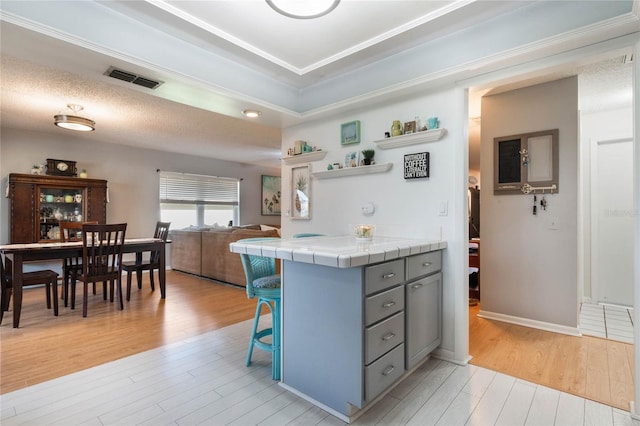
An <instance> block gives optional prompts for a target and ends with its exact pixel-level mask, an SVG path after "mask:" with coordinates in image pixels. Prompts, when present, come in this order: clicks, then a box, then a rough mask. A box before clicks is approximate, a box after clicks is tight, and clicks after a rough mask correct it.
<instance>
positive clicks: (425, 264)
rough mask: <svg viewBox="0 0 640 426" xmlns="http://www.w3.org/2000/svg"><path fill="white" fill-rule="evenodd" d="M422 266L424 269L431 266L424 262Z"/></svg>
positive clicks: (429, 263)
mask: <svg viewBox="0 0 640 426" xmlns="http://www.w3.org/2000/svg"><path fill="white" fill-rule="evenodd" d="M422 266H424V267H425V268H428V267H429V266H431V262H424V263H423V264H422Z"/></svg>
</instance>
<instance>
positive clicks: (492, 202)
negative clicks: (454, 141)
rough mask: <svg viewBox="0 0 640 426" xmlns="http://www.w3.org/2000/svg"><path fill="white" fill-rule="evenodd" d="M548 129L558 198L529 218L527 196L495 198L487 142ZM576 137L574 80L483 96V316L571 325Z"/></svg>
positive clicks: (573, 322) (573, 321)
mask: <svg viewBox="0 0 640 426" xmlns="http://www.w3.org/2000/svg"><path fill="white" fill-rule="evenodd" d="M555 128H558V129H559V189H560V192H559V193H558V194H555V195H547V196H546V198H547V200H548V207H547V210H546V211H543V210H541V209H540V207H539V204H538V214H537V215H536V216H534V215H533V214H532V205H533V197H532V195H523V194H516V195H494V194H493V175H494V171H493V167H494V165H493V163H494V161H493V146H494V144H493V138H495V137H500V136H509V135H514V134H519V133H525V132H532V131H538V130H548V129H555ZM577 131H578V84H577V78H575V77H572V78H567V79H563V80H557V81H553V82H550V83H546V84H541V85H537V86H532V87H528V88H524V89H520V90H514V91H511V92H507V93H503V94H498V95H494V96H486V97H484V98H483V100H482V151H481V155H482V162H481V168H482V176H483V177H484V179H483V182H484V183H483V186H482V189H483V190H482V192H481V202H480V209H481V213H480V215H481V217H482V235H481V239H482V257H481V266H480V270H481V271H482V272H481V273H482V290H481V291H482V293H481V297H482V310H483V311H486V312H488V313H494V314H502V315H508V316H511V317H515V318H522V319H528V320H534V321H540V322H543V323H549V324H555V325H560V326H565V327H569V328H575V327H577V306H578V297H577V287H578V285H577V223H576V222H577V158H578V153H577V147H578V133H577ZM539 201H540V196H538V202H539ZM552 218H554V220H555V221H556V222H557V223H558V229H557V230H551V229H549V222H550V220H551V219H552Z"/></svg>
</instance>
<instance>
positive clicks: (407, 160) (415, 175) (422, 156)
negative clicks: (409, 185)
mask: <svg viewBox="0 0 640 426" xmlns="http://www.w3.org/2000/svg"><path fill="white" fill-rule="evenodd" d="M428 177H429V153H428V152H418V153H415V154H407V155H405V156H404V178H405V179H422V178H428Z"/></svg>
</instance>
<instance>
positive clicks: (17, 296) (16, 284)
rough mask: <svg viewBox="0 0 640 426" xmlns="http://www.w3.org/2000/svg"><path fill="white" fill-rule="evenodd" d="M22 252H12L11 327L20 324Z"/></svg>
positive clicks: (16, 326)
mask: <svg viewBox="0 0 640 426" xmlns="http://www.w3.org/2000/svg"><path fill="white" fill-rule="evenodd" d="M22 263H23V261H22V254H21V253H14V254H13V283H12V285H13V328H18V326H19V325H20V311H22Z"/></svg>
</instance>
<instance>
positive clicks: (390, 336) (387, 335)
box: [382, 333, 396, 342]
mask: <svg viewBox="0 0 640 426" xmlns="http://www.w3.org/2000/svg"><path fill="white" fill-rule="evenodd" d="M394 337H396V335H395V333H389V334H386V335H384V336H382V340H384V341H385V342H386V341H387V340H391V339H393V338H394Z"/></svg>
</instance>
